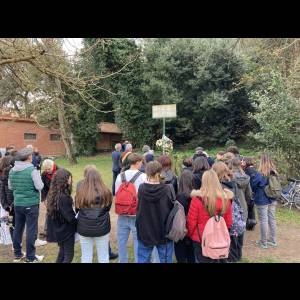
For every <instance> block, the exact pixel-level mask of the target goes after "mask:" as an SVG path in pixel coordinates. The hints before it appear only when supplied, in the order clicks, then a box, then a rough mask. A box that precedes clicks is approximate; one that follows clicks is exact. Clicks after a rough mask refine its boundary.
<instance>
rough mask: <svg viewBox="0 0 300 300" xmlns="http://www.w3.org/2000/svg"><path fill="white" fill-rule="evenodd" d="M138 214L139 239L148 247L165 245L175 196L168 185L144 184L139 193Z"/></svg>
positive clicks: (137, 228)
mask: <svg viewBox="0 0 300 300" xmlns="http://www.w3.org/2000/svg"><path fill="white" fill-rule="evenodd" d="M138 199H139V202H138V206H137V214H136V230H137V238H138V240H140V241H142V242H143V243H144V244H145V245H146V246H157V245H162V244H165V243H166V242H167V241H168V240H167V239H166V238H165V236H166V222H167V219H168V216H169V214H170V212H171V210H172V208H173V202H174V201H175V195H174V193H173V192H172V191H171V187H170V186H169V185H168V184H164V183H160V184H150V183H143V184H141V185H140V188H139V191H138Z"/></svg>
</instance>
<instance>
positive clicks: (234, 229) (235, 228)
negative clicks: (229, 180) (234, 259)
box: [230, 184, 246, 236]
mask: <svg viewBox="0 0 300 300" xmlns="http://www.w3.org/2000/svg"><path fill="white" fill-rule="evenodd" d="M243 216H244V210H243V208H242V206H241V203H240V200H239V198H238V195H237V187H236V184H234V198H233V201H232V225H231V228H230V235H235V236H237V235H241V234H243V233H244V232H245V230H246V222H245V221H244V217H243Z"/></svg>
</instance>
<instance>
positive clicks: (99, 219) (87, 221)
mask: <svg viewBox="0 0 300 300" xmlns="http://www.w3.org/2000/svg"><path fill="white" fill-rule="evenodd" d="M110 208H111V204H110V205H109V206H107V207H91V208H81V209H79V212H78V217H77V232H78V233H79V234H80V235H82V236H85V237H100V236H104V235H106V234H108V233H109V232H110V229H111V224H110V216H109V211H110Z"/></svg>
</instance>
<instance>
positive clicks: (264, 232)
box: [256, 201, 277, 245]
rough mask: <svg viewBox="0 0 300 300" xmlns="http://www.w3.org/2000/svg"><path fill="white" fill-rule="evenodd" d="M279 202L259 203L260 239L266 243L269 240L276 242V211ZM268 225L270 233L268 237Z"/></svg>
mask: <svg viewBox="0 0 300 300" xmlns="http://www.w3.org/2000/svg"><path fill="white" fill-rule="evenodd" d="M276 205H277V202H276V201H273V202H272V203H271V204H269V205H257V206H256V207H257V213H258V220H259V223H260V224H259V225H260V241H261V243H262V244H264V245H266V244H267V241H270V242H273V243H276V219H275V212H276ZM268 227H269V230H270V235H269V237H270V238H269V239H268Z"/></svg>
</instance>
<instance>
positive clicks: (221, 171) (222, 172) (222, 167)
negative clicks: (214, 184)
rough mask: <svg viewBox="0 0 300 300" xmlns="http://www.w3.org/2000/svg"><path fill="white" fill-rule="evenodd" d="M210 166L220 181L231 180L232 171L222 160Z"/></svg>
mask: <svg viewBox="0 0 300 300" xmlns="http://www.w3.org/2000/svg"><path fill="white" fill-rule="evenodd" d="M212 168H213V170H214V171H215V172H216V173H217V175H218V178H219V180H220V181H226V180H231V177H232V173H231V171H230V170H229V168H228V166H227V165H226V164H225V163H224V162H222V161H218V162H216V163H214V164H213V166H212Z"/></svg>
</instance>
